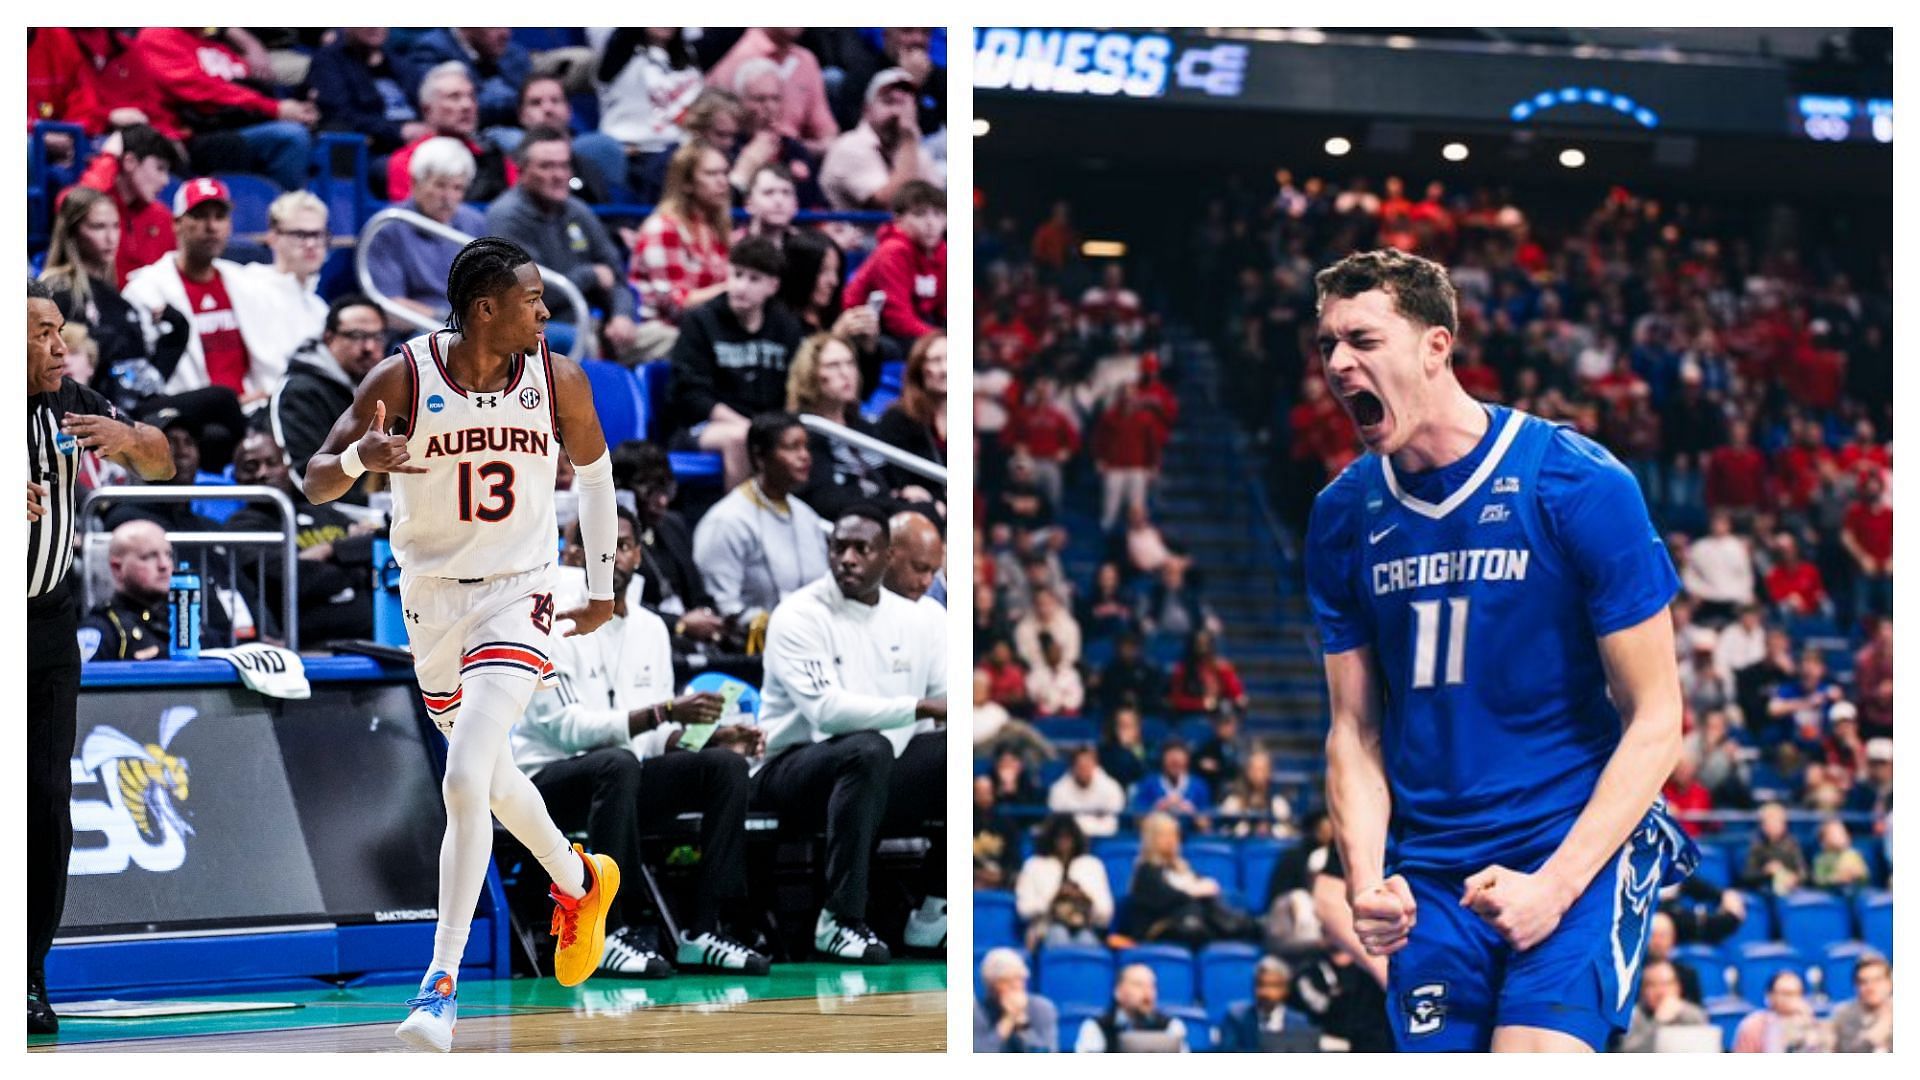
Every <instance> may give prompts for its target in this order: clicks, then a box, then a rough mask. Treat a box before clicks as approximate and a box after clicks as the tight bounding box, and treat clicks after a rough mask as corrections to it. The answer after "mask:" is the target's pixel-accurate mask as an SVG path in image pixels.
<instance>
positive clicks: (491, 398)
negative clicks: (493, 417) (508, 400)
mask: <svg viewBox="0 0 1920 1080" xmlns="http://www.w3.org/2000/svg"><path fill="white" fill-rule="evenodd" d="M473 403H474V405H475V406H477V407H479V408H482V409H491V408H493V407H494V406H496V405H499V404H500V395H498V394H477V395H475V396H474V399H473Z"/></svg>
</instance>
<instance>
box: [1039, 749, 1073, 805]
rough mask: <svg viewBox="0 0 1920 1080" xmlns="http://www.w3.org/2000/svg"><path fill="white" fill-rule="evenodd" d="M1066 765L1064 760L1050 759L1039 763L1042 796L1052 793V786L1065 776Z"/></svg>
mask: <svg viewBox="0 0 1920 1080" xmlns="http://www.w3.org/2000/svg"><path fill="white" fill-rule="evenodd" d="M1054 741H1055V742H1058V741H1059V740H1058V739H1056V740H1054ZM1067 765H1068V762H1067V760H1066V759H1065V758H1052V759H1050V760H1047V761H1043V762H1041V763H1040V792H1041V794H1043V795H1044V794H1046V793H1047V792H1050V791H1052V790H1053V785H1054V784H1055V783H1056V782H1057V781H1059V779H1060V778H1061V777H1063V776H1065V775H1067Z"/></svg>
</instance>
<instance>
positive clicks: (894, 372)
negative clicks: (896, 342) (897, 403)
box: [879, 360, 907, 397]
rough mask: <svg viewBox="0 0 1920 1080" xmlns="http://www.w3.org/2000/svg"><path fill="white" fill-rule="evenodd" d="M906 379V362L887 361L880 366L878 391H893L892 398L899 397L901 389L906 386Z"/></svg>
mask: <svg viewBox="0 0 1920 1080" xmlns="http://www.w3.org/2000/svg"><path fill="white" fill-rule="evenodd" d="M906 378H907V364H906V361H904V360H889V361H887V362H886V363H884V364H881V365H880V386H879V389H881V390H891V391H893V393H894V396H895V397H898V396H899V395H900V391H901V389H902V388H903V387H905V386H906V385H907V383H906Z"/></svg>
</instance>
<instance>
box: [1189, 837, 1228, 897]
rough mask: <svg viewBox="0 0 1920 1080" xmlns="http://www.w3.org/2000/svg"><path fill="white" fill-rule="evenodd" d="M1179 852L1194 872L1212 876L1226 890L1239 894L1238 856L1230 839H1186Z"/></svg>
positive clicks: (1202, 875) (1203, 875)
mask: <svg viewBox="0 0 1920 1080" xmlns="http://www.w3.org/2000/svg"><path fill="white" fill-rule="evenodd" d="M1181 854H1182V855H1185V856H1186V859H1187V864H1188V865H1189V866H1192V867H1193V872H1194V873H1196V874H1199V875H1200V876H1201V877H1210V878H1213V879H1214V880H1216V881H1218V882H1219V883H1220V887H1221V889H1223V890H1225V891H1227V892H1230V893H1234V894H1235V895H1236V896H1238V895H1239V894H1240V892H1241V889H1240V857H1239V855H1238V853H1236V852H1235V851H1234V848H1233V843H1232V842H1231V841H1228V840H1211V839H1195V840H1188V841H1187V842H1186V843H1185V844H1184V845H1183V846H1182V848H1181Z"/></svg>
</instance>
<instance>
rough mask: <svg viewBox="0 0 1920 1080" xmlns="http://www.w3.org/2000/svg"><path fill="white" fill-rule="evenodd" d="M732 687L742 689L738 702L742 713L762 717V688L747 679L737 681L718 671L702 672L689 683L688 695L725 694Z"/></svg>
mask: <svg viewBox="0 0 1920 1080" xmlns="http://www.w3.org/2000/svg"><path fill="white" fill-rule="evenodd" d="M730 686H738V687H740V699H739V702H738V705H739V707H740V711H741V712H743V713H746V714H747V715H748V716H753V717H758V716H759V715H760V688H759V687H757V686H755V685H753V684H752V683H750V682H748V681H746V680H745V679H736V678H734V677H733V676H731V675H723V674H721V673H720V672H718V671H707V672H702V673H701V674H699V675H695V676H694V677H693V679H692V680H691V681H689V682H688V683H687V693H689V694H725V693H726V692H727V688H728V687H730Z"/></svg>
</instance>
